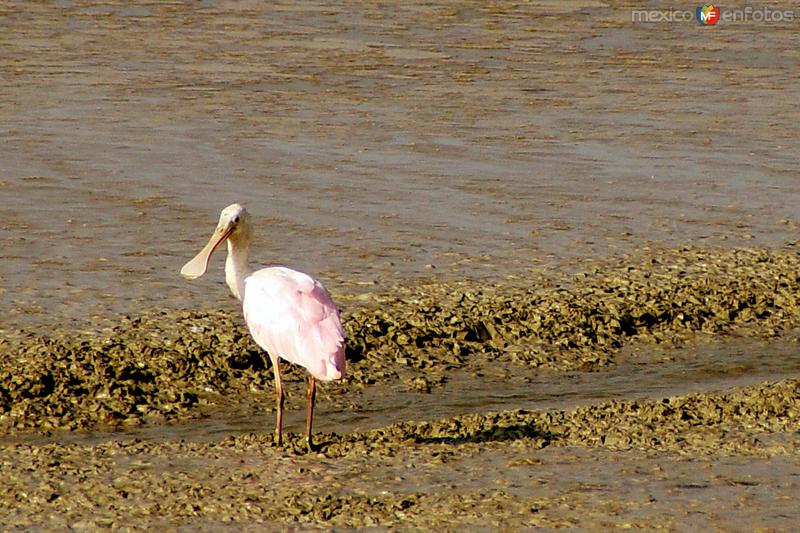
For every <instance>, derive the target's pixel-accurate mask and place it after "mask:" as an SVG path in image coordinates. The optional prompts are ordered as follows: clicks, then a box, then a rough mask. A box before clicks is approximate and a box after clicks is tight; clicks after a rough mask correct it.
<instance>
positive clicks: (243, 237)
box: [181, 204, 250, 279]
mask: <svg viewBox="0 0 800 533" xmlns="http://www.w3.org/2000/svg"><path fill="white" fill-rule="evenodd" d="M226 240H230V241H231V243H232V244H233V245H235V246H241V247H243V248H246V247H247V245H248V244H249V242H250V214H249V213H248V212H247V210H246V209H245V208H244V207H242V206H241V205H239V204H231V205H229V206H228V207H226V208H225V209H223V210H222V213H220V215H219V223H218V224H217V228H216V229H215V230H214V233H213V234H212V235H211V238H210V239H209V241H208V243H207V244H206V245H205V246H204V247H203V249H202V250H200V253H198V254H197V255H196V256H194V258H192V260H191V261H189V262H188V263H186V264H185V265H183V268H181V276H183V277H184V278H187V279H195V278H199V277H200V276H202V275H203V274H205V273H206V270H207V269H208V262H209V260H210V259H211V254H213V253H214V250H216V249H217V248H218V247H219V245H220V244H222V243H223V242H224V241H226Z"/></svg>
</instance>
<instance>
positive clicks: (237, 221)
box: [233, 216, 239, 224]
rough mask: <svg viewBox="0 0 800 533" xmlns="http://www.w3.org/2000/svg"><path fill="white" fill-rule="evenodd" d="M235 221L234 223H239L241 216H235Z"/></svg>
mask: <svg viewBox="0 0 800 533" xmlns="http://www.w3.org/2000/svg"><path fill="white" fill-rule="evenodd" d="M233 223H234V224H238V223H239V217H238V216H236V217H233Z"/></svg>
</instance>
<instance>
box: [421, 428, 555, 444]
mask: <svg viewBox="0 0 800 533" xmlns="http://www.w3.org/2000/svg"><path fill="white" fill-rule="evenodd" d="M523 439H534V440H540V441H543V442H544V446H547V445H548V444H549V443H550V442H551V441H552V440H554V439H555V435H554V434H553V433H550V432H549V431H542V430H540V429H538V428H537V427H536V426H535V425H534V424H513V425H508V426H499V425H498V426H492V427H490V428H486V429H481V430H475V431H467V432H465V433H464V434H459V435H441V436H440V435H436V436H423V435H415V436H414V441H415V442H416V443H418V444H450V445H453V446H458V445H461V444H467V443H473V444H480V443H484V442H510V441H516V440H523Z"/></svg>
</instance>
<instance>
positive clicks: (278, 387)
mask: <svg viewBox="0 0 800 533" xmlns="http://www.w3.org/2000/svg"><path fill="white" fill-rule="evenodd" d="M272 370H273V371H274V372H275V405H276V407H277V409H278V415H277V420H276V421H275V442H276V443H277V444H278V446H280V445H281V444H283V438H282V434H281V433H282V432H281V428H282V426H283V381H281V360H280V359H278V358H277V357H275V358H273V360H272Z"/></svg>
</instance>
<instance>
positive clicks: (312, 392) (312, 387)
mask: <svg viewBox="0 0 800 533" xmlns="http://www.w3.org/2000/svg"><path fill="white" fill-rule="evenodd" d="M316 396H317V381H316V380H315V379H314V376H312V375H310V374H309V376H308V417H307V418H306V435H307V436H306V444H307V445H308V451H313V442H312V440H311V420H312V419H313V418H314V399H315V398H316Z"/></svg>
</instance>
